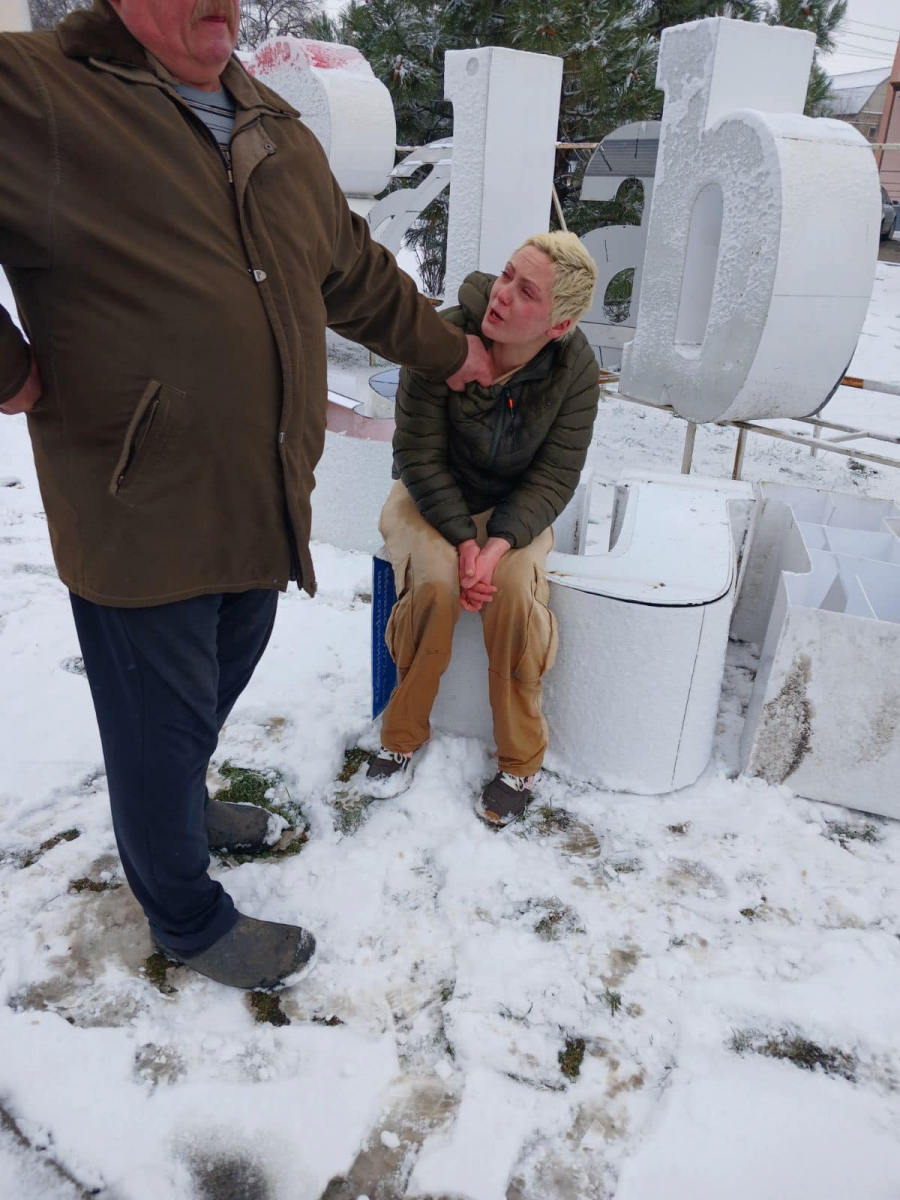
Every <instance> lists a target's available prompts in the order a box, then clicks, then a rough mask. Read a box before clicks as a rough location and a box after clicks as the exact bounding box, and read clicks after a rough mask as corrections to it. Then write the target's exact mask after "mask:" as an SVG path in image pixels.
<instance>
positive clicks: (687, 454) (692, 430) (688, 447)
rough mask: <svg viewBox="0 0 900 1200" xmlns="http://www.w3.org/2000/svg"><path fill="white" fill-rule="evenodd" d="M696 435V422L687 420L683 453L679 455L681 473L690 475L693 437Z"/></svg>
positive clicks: (692, 458)
mask: <svg viewBox="0 0 900 1200" xmlns="http://www.w3.org/2000/svg"><path fill="white" fill-rule="evenodd" d="M696 436H697V424H696V422H695V421H688V423H687V429H686V430H685V431H684V454H683V455H682V456H681V473H682V475H690V473H691V463H692V462H693V461H694V438H696Z"/></svg>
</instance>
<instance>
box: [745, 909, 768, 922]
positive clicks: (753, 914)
mask: <svg viewBox="0 0 900 1200" xmlns="http://www.w3.org/2000/svg"><path fill="white" fill-rule="evenodd" d="M762 915H763V914H762V912H761V911H760V910H759V909H758V908H742V909H741V916H742V917H746V918H747V920H748V921H755V920H756V919H757V917H761V916H762Z"/></svg>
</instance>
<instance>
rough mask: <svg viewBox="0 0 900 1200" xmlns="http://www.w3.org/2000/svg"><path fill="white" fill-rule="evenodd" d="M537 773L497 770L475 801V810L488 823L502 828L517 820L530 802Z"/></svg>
mask: <svg viewBox="0 0 900 1200" xmlns="http://www.w3.org/2000/svg"><path fill="white" fill-rule="evenodd" d="M536 778H537V775H525V776H522V775H510V774H509V773H508V772H507V771H498V772H497V774H496V775H495V776H494V778H493V779H492V780H491V782H490V783H489V784H488V785H487V787H486V788H485V789H484V791H483V792H482V793H481V795H480V797H479V798H478V799H477V800H476V801H475V811H476V813H478V815H479V817H481V819H482V821H486V822H487V824H488V825H494V826H496V827H497V828H499V829H502V828H503V826H504V825H510V824H512V822H513V821H518V819H519V817H521V816H522V814H523V813H524V812H525V809H526V808H527V807H528V805H529V804H530V803H531V796H532V792H533V790H534V781H535V779H536Z"/></svg>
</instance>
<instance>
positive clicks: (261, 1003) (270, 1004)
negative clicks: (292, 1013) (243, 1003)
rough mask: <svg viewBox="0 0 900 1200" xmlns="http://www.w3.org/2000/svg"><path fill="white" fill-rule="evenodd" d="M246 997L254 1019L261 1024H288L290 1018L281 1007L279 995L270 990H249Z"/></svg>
mask: <svg viewBox="0 0 900 1200" xmlns="http://www.w3.org/2000/svg"><path fill="white" fill-rule="evenodd" d="M247 999H248V1000H249V1002H250V1011H251V1012H252V1013H253V1018H254V1020H255V1021H257V1022H259V1023H260V1024H261V1025H290V1023H291V1018H290V1017H289V1016H288V1015H287V1013H286V1012H283V1011H282V1008H281V997H280V996H278V995H275V994H274V993H272V992H251V993H250V994H249V996H248V997H247Z"/></svg>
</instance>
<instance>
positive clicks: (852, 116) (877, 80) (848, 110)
mask: <svg viewBox="0 0 900 1200" xmlns="http://www.w3.org/2000/svg"><path fill="white" fill-rule="evenodd" d="M890 78H891V68H890V67H875V68H874V69H873V70H869V71H850V72H849V73H848V74H846V75H832V77H831V115H832V116H833V117H837V118H838V119H839V120H841V121H847V122H849V123H850V124H851V125H853V126H854V127H855V128H856V129H858V130H859V132H860V133H861V134H862V135H863V137H864V138H866V139H868V141H870V142H875V141H877V140H878V127H879V125H880V124H881V117H882V114H883V113H884V107H885V102H886V100H887V97H888V92H889V84H890Z"/></svg>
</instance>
